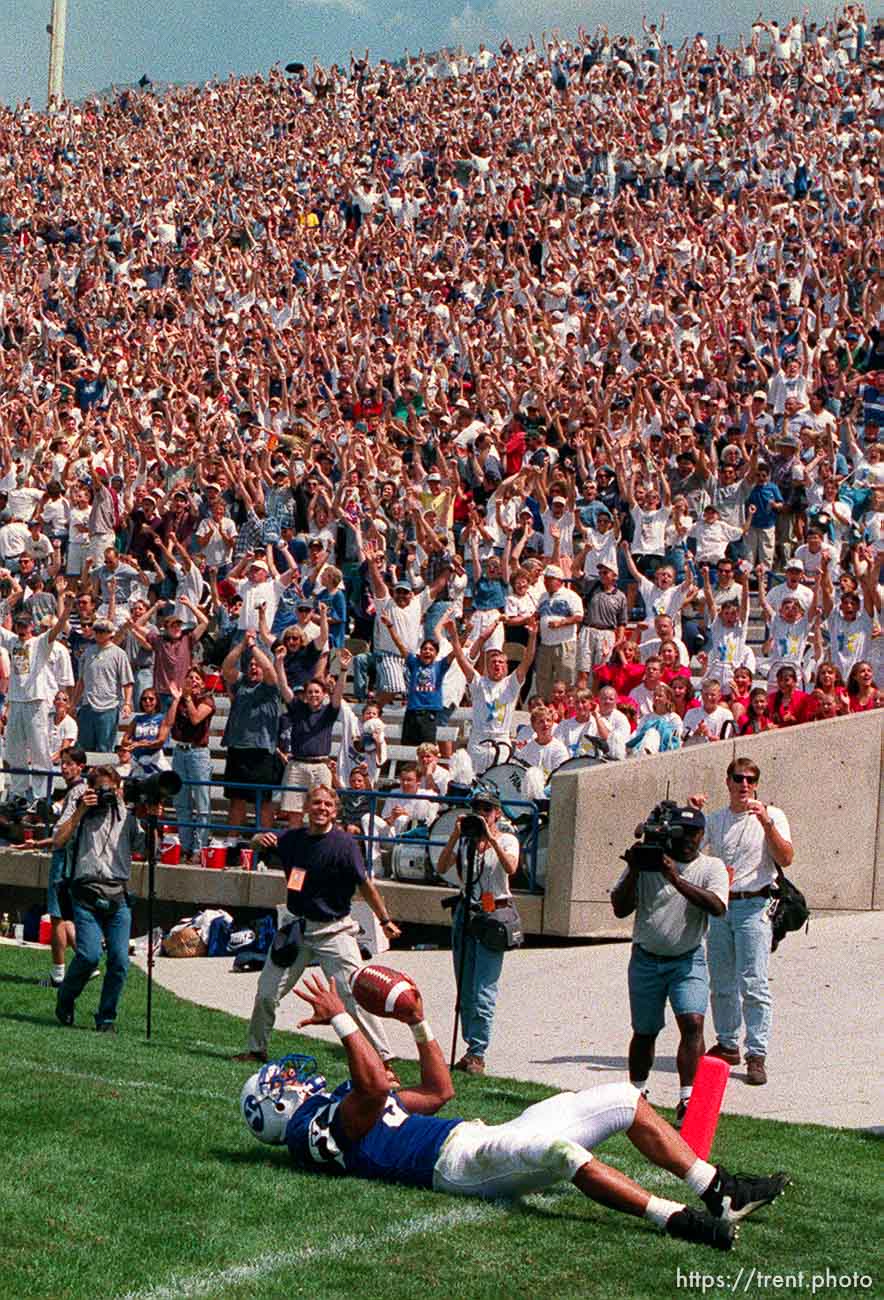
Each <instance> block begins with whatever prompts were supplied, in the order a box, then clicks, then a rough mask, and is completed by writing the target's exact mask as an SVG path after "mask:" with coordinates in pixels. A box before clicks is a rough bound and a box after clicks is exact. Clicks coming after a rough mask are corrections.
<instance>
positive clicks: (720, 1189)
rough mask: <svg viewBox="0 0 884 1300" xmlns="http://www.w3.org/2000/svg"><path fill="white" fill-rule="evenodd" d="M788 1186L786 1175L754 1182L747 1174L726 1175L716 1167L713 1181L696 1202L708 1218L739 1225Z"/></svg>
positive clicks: (718, 1166)
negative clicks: (702, 1206)
mask: <svg viewBox="0 0 884 1300" xmlns="http://www.w3.org/2000/svg"><path fill="white" fill-rule="evenodd" d="M788 1184H789V1175H788V1174H771V1176H770V1177H769V1178H754V1177H753V1176H752V1175H751V1174H729V1173H728V1172H727V1170H726V1169H722V1167H721V1165H716V1168H715V1178H714V1179H713V1181H712V1184H711V1186H710V1187H708V1188H707V1189H706V1191H705V1192H704V1193H703V1195H702V1196H701V1197H700V1200H701V1201H702V1202H703V1204H704V1205H705V1206H706V1209H707V1210H708V1211H709V1213H710V1214H712V1215H714V1216H715V1218H716V1219H722V1220H724V1222H726V1223H739V1221H740V1219H745V1218H746V1216H747V1215H749V1214H754V1213H755V1211H756V1210H760V1209H761V1207H762V1205H770V1203H771V1201H775V1200H776V1199H777V1197H778V1196H780V1195H782V1193H783V1192H784V1191H785V1189H786V1187H787V1186H788Z"/></svg>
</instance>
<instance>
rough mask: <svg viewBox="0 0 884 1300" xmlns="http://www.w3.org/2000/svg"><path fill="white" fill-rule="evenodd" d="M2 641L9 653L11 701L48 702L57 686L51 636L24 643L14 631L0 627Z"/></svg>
mask: <svg viewBox="0 0 884 1300" xmlns="http://www.w3.org/2000/svg"><path fill="white" fill-rule="evenodd" d="M0 642H2V643H3V645H4V646H5V647H6V649H7V650H8V651H9V699H10V702H12V703H17V704H21V703H23V702H24V701H26V700H48V699H49V698H50V697H51V696H52V694H53V693H54V690H55V686H54V682H53V679H52V677H51V674H50V672H49V652H50V650H51V649H52V646H51V644H50V641H49V633H48V632H43V633H42V634H41V635H40V636H32V637H28V639H27V640H26V641H22V640H21V639H20V638H19V637H17V636H16V635H15V633H14V632H9V631H7V629H6V628H5V627H0Z"/></svg>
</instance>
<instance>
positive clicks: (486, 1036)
mask: <svg viewBox="0 0 884 1300" xmlns="http://www.w3.org/2000/svg"><path fill="white" fill-rule="evenodd" d="M499 820H500V800H499V799H498V798H497V796H496V795H493V794H490V793H489V794H485V793H482V794H480V795H478V796H477V797H476V798H475V799H474V800H473V802H472V812H470V813H465V814H464V815H463V816H462V817H458V819H457V821H456V823H455V825H454V827H453V829H452V831H451V834H450V835H449V837H448V843H447V844H446V845H445V848H444V849H443V850H442V856H441V857H440V859H439V863H438V866H437V868H436V869H437V871H438V872H439V874H440V875H442V874H444V872H446V871H447V870H448V869H449V867H451V866H452V865H453V864H454V863H455V862H456V863H457V871H458V875H459V876H460V879H461V881H462V883H463V892H461V893H460V894H459V895H458V896H457V898H456V899H455V900H453V901H452V903H451V904H450V905H451V906H453V908H454V917H453V923H452V938H451V945H452V952H453V955H454V969H455V972H456V974H457V975H458V977H459V980H458V991H459V996H460V1022H461V1029H462V1032H463V1037H464V1040H465V1042H466V1044H467V1050H466V1052H465V1053H464V1055H463V1056H462V1057H461V1059H460V1060H459V1061H458V1062H457V1064H456V1065H455V1066H454V1068H455V1070H463V1071H464V1072H465V1073H466V1074H484V1073H485V1053H486V1052H487V1050H488V1044H489V1042H490V1041H491V1024H492V1021H493V1019H494V1007H495V1004H496V1002H497V984H498V981H499V979H500V972H501V970H502V969H503V954H504V952H505V951H506V948H505V947H497V946H495V947H493V948H492V947H489V946H488V942H487V939H488V937H489V936H486V942H483V940H482V938H481V937H479V936H480V934H481V933H482V930H483V928H486V929H487V928H488V927H487V924H486V925H485V926H484V927H483V924H482V918H487V917H490V915H491V914H492V913H495V912H499V913H501V914H503V915H510V916H512V915H513V914H514V913H515V909H514V907H513V900H512V895H511V894H510V884H509V882H510V877H511V876H514V875H515V874H516V871H517V870H518V867H519V841H518V839H517V838H516V836H515V835H512V834H510V833H509V832H508V831H500V830H498V822H499ZM470 855H472V864H471V863H470ZM471 865H472V870H470V866H471ZM447 901H448V900H446V903H447ZM517 921H518V918H517V917H516V922H517ZM513 938H514V940H515V941H514V942H513V943H512V945H510V944H509V943H508V944H507V946H517V943H520V942H521V931H520V930H518V933H517V934H514V935H513ZM495 942H497V941H496V940H495Z"/></svg>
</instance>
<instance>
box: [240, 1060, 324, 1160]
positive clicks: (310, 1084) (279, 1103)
mask: <svg viewBox="0 0 884 1300" xmlns="http://www.w3.org/2000/svg"><path fill="white" fill-rule="evenodd" d="M324 1091H325V1075H323V1074H317V1072H316V1058H315V1057H313V1056H300V1055H291V1056H283V1057H281V1058H280V1059H279V1060H278V1061H268V1062H267V1064H266V1065H265V1066H263V1067H262V1068H261V1069H260V1070H259V1071H258V1073H257V1074H253V1075H252V1077H251V1078H250V1079H247V1080H246V1082H245V1083H244V1084H243V1090H242V1092H241V1094H240V1098H239V1108H240V1113H241V1114H242V1117H243V1119H244V1120H245V1123H246V1125H247V1126H248V1128H249V1130H250V1132H251V1133H252V1135H253V1136H254V1137H256V1138H257V1139H258V1141H259V1142H267V1143H269V1144H270V1145H271V1146H279V1145H280V1144H281V1143H282V1142H284V1141H285V1130H286V1126H287V1125H288V1122H289V1120H290V1119H291V1118H292V1116H293V1115H294V1113H295V1111H296V1110H297V1109H298V1107H299V1106H301V1105H303V1103H304V1102H305V1101H306V1100H307V1099H308V1097H314V1096H316V1094H317V1093H321V1092H324Z"/></svg>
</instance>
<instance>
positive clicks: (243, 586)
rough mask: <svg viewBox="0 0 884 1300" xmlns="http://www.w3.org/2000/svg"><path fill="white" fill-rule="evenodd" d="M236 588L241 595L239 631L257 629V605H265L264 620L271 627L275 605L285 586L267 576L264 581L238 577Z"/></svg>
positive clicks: (274, 615) (254, 630) (255, 630)
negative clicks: (252, 580)
mask: <svg viewBox="0 0 884 1300" xmlns="http://www.w3.org/2000/svg"><path fill="white" fill-rule="evenodd" d="M235 586H236V590H237V592H238V593H239V595H240V596H242V609H241V610H240V612H239V622H238V623H237V627H238V628H239V629H240V631H242V632H245V631H248V630H251V631H253V632H257V630H258V606H259V605H265V606H266V608H265V610H264V621H265V623H266V624H267V626H268V628H270V627H273V620H274V619H275V618H276V607H277V606H278V604H279V598H280V596H281V595H282V593H283V591H284V590H285V588H284V587H283V585H282V583H281V582H280V580H279V579H278V578H275V579H274V578H267V579H266V581H265V582H251V581H250V580H249V579H248V578H240V579H239V581H238V582H237V583H236V584H235Z"/></svg>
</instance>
